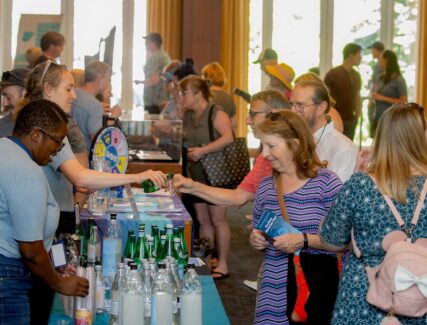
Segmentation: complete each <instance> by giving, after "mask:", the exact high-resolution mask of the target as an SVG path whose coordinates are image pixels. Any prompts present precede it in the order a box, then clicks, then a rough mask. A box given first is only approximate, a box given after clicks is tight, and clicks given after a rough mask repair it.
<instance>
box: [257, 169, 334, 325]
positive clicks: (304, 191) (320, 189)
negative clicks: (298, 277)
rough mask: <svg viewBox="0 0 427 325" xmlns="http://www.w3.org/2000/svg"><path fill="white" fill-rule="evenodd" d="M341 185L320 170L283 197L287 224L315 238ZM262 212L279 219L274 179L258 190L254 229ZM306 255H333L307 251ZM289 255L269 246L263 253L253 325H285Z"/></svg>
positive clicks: (269, 178) (264, 183)
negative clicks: (272, 214) (302, 184)
mask: <svg viewBox="0 0 427 325" xmlns="http://www.w3.org/2000/svg"><path fill="white" fill-rule="evenodd" d="M341 186H342V182H341V180H340V179H339V177H338V176H337V175H336V174H334V173H333V172H332V171H330V170H328V169H326V168H321V169H319V172H318V175H317V176H316V177H314V178H312V179H310V180H308V182H307V183H306V184H304V186H302V187H301V188H299V189H297V190H296V191H294V192H292V193H289V194H285V195H284V196H283V197H284V200H285V204H286V209H287V212H288V215H289V220H290V222H291V224H292V226H294V227H295V228H297V229H299V230H300V231H301V232H305V233H310V234H316V233H317V232H318V229H319V226H320V223H321V222H322V221H323V219H324V218H325V216H326V214H327V213H328V211H329V209H330V207H331V206H332V204H333V202H334V199H335V196H336V195H337V193H338V192H339V190H340V189H341ZM265 209H270V210H272V211H274V212H275V213H276V214H277V215H280V216H281V215H282V213H281V210H280V206H279V203H278V200H277V194H276V190H275V187H274V179H273V176H268V177H266V178H264V179H263V180H262V181H261V183H260V186H259V190H258V192H257V196H256V201H255V205H254V209H253V221H252V226H253V227H254V228H257V226H258V222H259V220H260V217H261V215H262V213H263V211H264V210H265ZM305 252H306V253H313V254H334V253H332V252H326V251H322V250H315V249H307V250H305ZM287 269H288V254H286V253H285V252H283V251H279V250H277V249H276V248H275V247H274V246H273V245H272V244H271V243H270V244H269V245H268V246H267V248H266V250H265V258H264V269H263V273H262V276H261V284H260V291H259V296H258V301H257V306H256V313H255V324H288V318H287V298H286V297H287V273H288V272H287Z"/></svg>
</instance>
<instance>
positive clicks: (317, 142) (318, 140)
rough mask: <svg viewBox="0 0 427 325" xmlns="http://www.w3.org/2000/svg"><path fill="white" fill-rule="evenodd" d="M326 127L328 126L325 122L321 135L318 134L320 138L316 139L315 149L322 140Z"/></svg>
mask: <svg viewBox="0 0 427 325" xmlns="http://www.w3.org/2000/svg"><path fill="white" fill-rule="evenodd" d="M327 126H328V122H326V124H325V126H324V127H323V130H322V133H320V137H319V139H317V141H316V147H317V145H318V144H319V142H320V139H322V136H323V133H325V130H326V127H327Z"/></svg>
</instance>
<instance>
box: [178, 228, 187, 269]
mask: <svg viewBox="0 0 427 325" xmlns="http://www.w3.org/2000/svg"><path fill="white" fill-rule="evenodd" d="M178 230H179V239H181V250H182V255H183V257H184V260H185V264H187V263H188V259H189V257H190V256H189V254H188V248H187V242H186V240H185V236H184V226H179V227H178Z"/></svg>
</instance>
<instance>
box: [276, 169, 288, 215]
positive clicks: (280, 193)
mask: <svg viewBox="0 0 427 325" xmlns="http://www.w3.org/2000/svg"><path fill="white" fill-rule="evenodd" d="M275 181H276V192H277V200H278V201H279V206H280V210H281V211H282V217H283V219H285V221H286V222H289V216H288V211H287V210H286V205H285V200H284V199H283V188H282V178H281V177H280V175H276V176H275Z"/></svg>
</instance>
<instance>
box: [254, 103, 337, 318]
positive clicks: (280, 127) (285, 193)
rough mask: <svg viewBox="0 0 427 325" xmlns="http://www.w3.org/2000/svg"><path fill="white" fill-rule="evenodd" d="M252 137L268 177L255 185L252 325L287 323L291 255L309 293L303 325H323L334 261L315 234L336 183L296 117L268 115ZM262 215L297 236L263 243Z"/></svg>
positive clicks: (292, 294)
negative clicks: (259, 262)
mask: <svg viewBox="0 0 427 325" xmlns="http://www.w3.org/2000/svg"><path fill="white" fill-rule="evenodd" d="M257 131H258V135H259V137H260V139H261V142H262V145H263V150H262V155H263V156H264V157H265V158H266V159H267V160H268V161H270V162H271V165H272V167H273V175H272V176H268V177H266V178H264V179H263V180H262V181H261V183H260V185H259V188H258V192H257V195H256V198H255V204H254V209H253V221H252V226H253V230H252V232H251V235H250V243H251V245H252V247H254V248H255V249H257V250H265V259H264V267H263V271H262V275H261V279H260V282H259V286H258V287H259V295H258V299H257V306H256V312H255V324H272V323H275V324H289V323H292V322H291V317H290V315H291V313H292V311H293V308H294V305H295V300H296V292H297V290H296V283H295V270H294V265H293V254H294V253H296V252H298V251H300V250H301V252H300V255H299V256H300V263H301V267H302V269H303V271H304V275H305V278H306V280H307V284H308V287H309V291H310V295H309V298H308V301H307V304H306V305H305V309H306V312H307V323H308V324H316V325H322V324H325V325H326V324H329V322H330V319H331V317H332V309H333V306H334V302H335V297H336V292H337V290H338V267H337V258H336V256H335V253H333V252H330V251H326V250H325V249H327V247H325V246H324V245H322V244H321V242H320V239H319V236H318V235H317V232H318V229H319V226H320V223H321V222H322V221H323V219H324V217H325V215H326V213H327V211H328V210H329V209H330V207H331V205H332V204H333V201H334V198H335V196H336V195H337V193H338V192H339V190H340V188H341V186H342V183H341V181H340V179H339V178H338V176H337V175H336V174H334V173H333V172H332V171H330V170H328V169H327V168H325V166H326V163H324V162H321V161H320V160H319V158H318V156H317V154H316V152H315V146H316V145H315V142H314V139H313V136H312V134H311V132H310V130H309V128H308V127H307V125H306V123H305V122H304V121H303V120H302V119H301V118H300V117H299V116H298V115H297V114H295V113H293V112H290V111H283V112H280V113H273V114H271V115H270V116H269V117H268V118H267V119H266V120H265V121H264V122H262V123H261V125H259V126H258V127H257ZM267 209H268V210H271V211H272V212H273V213H274V214H275V215H276V216H277V217H279V218H283V219H285V220H286V216H287V219H288V220H289V223H290V224H291V225H292V226H293V227H294V228H296V229H297V230H299V231H300V232H301V233H296V234H284V235H280V236H277V237H274V238H270V237H267V235H266V234H265V233H263V232H261V231H260V230H258V228H259V227H260V219H261V217H262V215H263V213H264V211H265V210H267Z"/></svg>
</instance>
